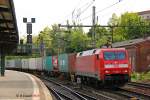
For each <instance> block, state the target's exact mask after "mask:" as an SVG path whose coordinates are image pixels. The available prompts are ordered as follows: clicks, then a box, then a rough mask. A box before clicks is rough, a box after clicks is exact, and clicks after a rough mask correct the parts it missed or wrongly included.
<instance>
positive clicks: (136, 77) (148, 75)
mask: <svg viewBox="0 0 150 100" xmlns="http://www.w3.org/2000/svg"><path fill="white" fill-rule="evenodd" d="M131 81H133V82H140V81H150V71H149V72H142V73H137V72H133V73H132V74H131Z"/></svg>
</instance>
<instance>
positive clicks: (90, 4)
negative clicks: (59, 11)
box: [77, 0, 95, 17]
mask: <svg viewBox="0 0 150 100" xmlns="http://www.w3.org/2000/svg"><path fill="white" fill-rule="evenodd" d="M94 1H95V0H92V1H91V3H89V5H88V6H87V7H86V8H85V9H84V10H82V11H81V12H80V13H79V14H78V15H77V17H80V16H81V14H83V13H84V12H85V11H87V9H88V8H89V7H91V6H92V4H93V3H94Z"/></svg>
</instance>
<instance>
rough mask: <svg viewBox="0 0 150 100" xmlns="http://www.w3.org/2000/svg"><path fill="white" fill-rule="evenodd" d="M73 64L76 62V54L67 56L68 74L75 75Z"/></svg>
mask: <svg viewBox="0 0 150 100" xmlns="http://www.w3.org/2000/svg"><path fill="white" fill-rule="evenodd" d="M75 62H76V53H72V54H69V55H68V66H69V72H70V74H74V73H75Z"/></svg>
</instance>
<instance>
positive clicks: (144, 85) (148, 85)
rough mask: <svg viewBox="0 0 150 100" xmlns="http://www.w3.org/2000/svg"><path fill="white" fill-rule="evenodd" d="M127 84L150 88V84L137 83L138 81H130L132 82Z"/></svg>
mask: <svg viewBox="0 0 150 100" xmlns="http://www.w3.org/2000/svg"><path fill="white" fill-rule="evenodd" d="M127 85H131V86H136V87H142V88H147V89H150V84H144V83H137V82H130V83H128V84H127Z"/></svg>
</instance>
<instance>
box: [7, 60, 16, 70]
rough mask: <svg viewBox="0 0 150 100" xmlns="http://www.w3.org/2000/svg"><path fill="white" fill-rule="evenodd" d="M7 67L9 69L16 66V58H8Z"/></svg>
mask: <svg viewBox="0 0 150 100" xmlns="http://www.w3.org/2000/svg"><path fill="white" fill-rule="evenodd" d="M5 67H6V68H8V69H13V68H15V60H6V61H5Z"/></svg>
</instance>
